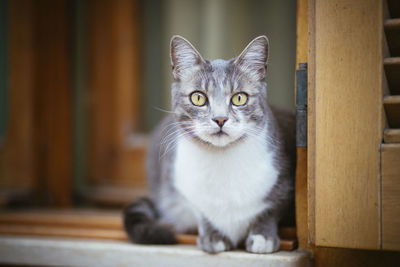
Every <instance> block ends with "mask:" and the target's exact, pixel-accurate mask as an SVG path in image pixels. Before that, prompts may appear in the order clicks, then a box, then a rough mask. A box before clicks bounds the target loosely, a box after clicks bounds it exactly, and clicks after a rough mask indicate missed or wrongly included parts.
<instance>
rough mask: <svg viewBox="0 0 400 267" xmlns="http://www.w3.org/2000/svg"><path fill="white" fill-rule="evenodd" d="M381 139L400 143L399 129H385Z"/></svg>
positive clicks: (386, 141)
mask: <svg viewBox="0 0 400 267" xmlns="http://www.w3.org/2000/svg"><path fill="white" fill-rule="evenodd" d="M383 140H384V142H385V143H400V129H386V130H385V132H384V133H383Z"/></svg>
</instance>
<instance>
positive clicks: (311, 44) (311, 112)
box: [307, 0, 316, 245]
mask: <svg viewBox="0 0 400 267" xmlns="http://www.w3.org/2000/svg"><path fill="white" fill-rule="evenodd" d="M315 5H316V4H315V0H310V1H309V2H308V56H307V58H308V78H307V82H308V86H307V87H308V101H307V103H308V107H307V128H308V129H307V151H308V152H307V196H308V201H307V213H308V216H307V217H308V219H307V223H308V241H309V243H310V244H311V245H314V244H315V151H316V149H315V139H316V138H315V136H316V129H315V120H316V113H315V108H316V103H315V94H316V89H315V88H316V86H315V71H316V65H315V63H316V62H315V55H316V53H315V45H316V39H315V38H316V34H315V27H316V25H315V24H316V21H315V19H316V14H315Z"/></svg>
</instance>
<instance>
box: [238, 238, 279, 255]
mask: <svg viewBox="0 0 400 267" xmlns="http://www.w3.org/2000/svg"><path fill="white" fill-rule="evenodd" d="M279 245H280V239H279V237H277V236H263V235H260V234H257V235H252V234H251V235H249V236H248V237H247V239H246V250H247V251H248V252H252V253H271V252H275V251H278V250H279Z"/></svg>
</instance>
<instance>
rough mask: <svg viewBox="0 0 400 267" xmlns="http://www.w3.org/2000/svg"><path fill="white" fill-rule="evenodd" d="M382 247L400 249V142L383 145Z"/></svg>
mask: <svg viewBox="0 0 400 267" xmlns="http://www.w3.org/2000/svg"><path fill="white" fill-rule="evenodd" d="M381 151H382V248H383V249H388V250H400V205H399V203H400V144H383V145H382V150H381Z"/></svg>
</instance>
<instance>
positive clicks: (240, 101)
mask: <svg viewBox="0 0 400 267" xmlns="http://www.w3.org/2000/svg"><path fill="white" fill-rule="evenodd" d="M231 101H232V104H233V105H235V106H243V105H245V104H246V103H247V94H246V93H237V94H235V95H234V96H232V100H231Z"/></svg>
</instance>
